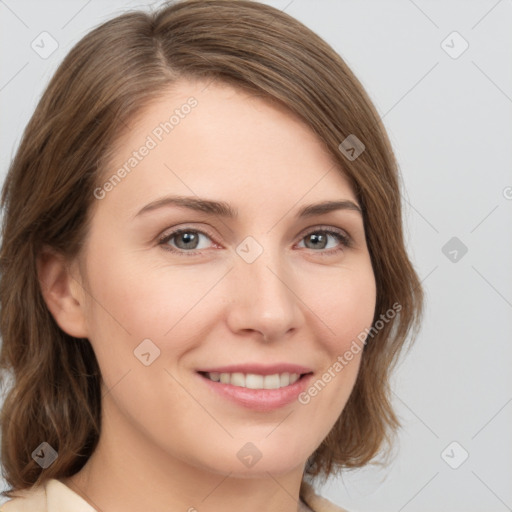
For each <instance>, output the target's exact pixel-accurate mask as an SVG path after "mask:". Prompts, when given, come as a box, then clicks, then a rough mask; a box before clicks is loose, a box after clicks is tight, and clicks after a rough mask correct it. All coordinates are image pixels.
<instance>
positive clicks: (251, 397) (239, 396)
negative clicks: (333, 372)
mask: <svg viewBox="0 0 512 512" xmlns="http://www.w3.org/2000/svg"><path fill="white" fill-rule="evenodd" d="M197 375H198V376H199V378H200V379H201V380H202V381H203V382H204V383H205V384H206V385H207V386H209V387H210V389H212V390H213V391H215V392H217V393H219V395H222V396H223V397H225V398H227V399H228V400H231V401H232V402H235V403H236V404H238V405H241V406H242V407H246V408H248V409H253V410H256V411H262V412H266V411H273V410H275V409H279V408H280V407H284V406H285V405H288V404H291V403H292V402H294V401H295V400H297V397H298V396H299V395H300V393H302V392H303V391H304V390H305V389H306V388H307V387H308V384H309V382H310V380H311V378H312V377H313V374H312V373H308V374H306V375H304V376H302V377H301V378H300V379H299V380H297V381H296V382H294V383H293V384H291V385H289V386H285V387H282V388H279V389H249V388H242V387H240V386H233V385H232V384H223V383H222V382H215V381H213V380H210V379H209V378H208V377H205V376H203V375H201V374H200V373H197Z"/></svg>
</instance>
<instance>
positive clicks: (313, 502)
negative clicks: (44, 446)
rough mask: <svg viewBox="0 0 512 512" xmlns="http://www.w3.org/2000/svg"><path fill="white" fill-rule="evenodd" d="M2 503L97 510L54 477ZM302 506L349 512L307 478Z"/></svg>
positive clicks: (34, 509)
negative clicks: (315, 487)
mask: <svg viewBox="0 0 512 512" xmlns="http://www.w3.org/2000/svg"><path fill="white" fill-rule="evenodd" d="M17 495H18V496H19V497H16V498H13V499H11V500H9V501H7V502H6V503H4V504H3V505H2V506H0V512H97V510H96V509H94V508H93V507H92V506H91V505H89V503H87V502H86V501H85V500H84V499H83V498H82V497H81V496H79V495H78V494H77V493H76V492H74V491H72V490H71V488H69V487H68V486H67V485H65V484H63V483H62V482H61V481H59V480H56V479H55V478H50V479H49V480H47V481H46V482H45V483H44V484H43V485H41V486H34V487H31V488H30V489H24V490H23V491H18V492H17ZM300 496H301V498H302V499H301V501H300V508H299V511H298V512H347V511H346V510H345V509H343V508H340V507H338V506H337V505H334V504H333V503H331V502H330V501H329V500H327V499H325V498H323V497H322V496H319V495H318V494H316V493H315V492H314V490H313V487H312V486H311V485H309V484H308V483H307V482H305V481H304V480H303V481H302V484H301V487H300Z"/></svg>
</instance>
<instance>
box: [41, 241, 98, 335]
mask: <svg viewBox="0 0 512 512" xmlns="http://www.w3.org/2000/svg"><path fill="white" fill-rule="evenodd" d="M76 268H77V265H76V263H73V264H72V265H70V264H69V263H67V261H66V260H65V258H64V257H63V256H62V255H61V254H59V253H57V252H56V251H54V250H53V249H51V248H48V247H44V248H43V250H42V251H41V252H40V253H39V255H38V257H37V274H38V279H39V284H40V286H41V292H42V294H43V298H44V301H45V302H46V305H47V307H48V309H49V310H50V313H51V314H52V316H53V318H54V319H55V321H56V322H57V324H58V325H59V327H60V328H61V329H62V330H63V331H64V332H65V333H67V334H69V335H70V336H74V337H75V338H87V337H88V333H87V324H86V321H85V320H86V315H85V300H84V299H85V292H84V289H83V287H82V284H81V277H80V275H79V272H73V271H74V270H76Z"/></svg>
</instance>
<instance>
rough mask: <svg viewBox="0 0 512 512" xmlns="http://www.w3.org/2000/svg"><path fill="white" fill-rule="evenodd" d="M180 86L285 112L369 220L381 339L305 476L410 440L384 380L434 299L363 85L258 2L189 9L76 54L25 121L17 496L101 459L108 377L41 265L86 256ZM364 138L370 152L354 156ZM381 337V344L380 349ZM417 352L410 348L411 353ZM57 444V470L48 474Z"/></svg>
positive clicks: (12, 349) (1, 282) (15, 186)
mask: <svg viewBox="0 0 512 512" xmlns="http://www.w3.org/2000/svg"><path fill="white" fill-rule="evenodd" d="M180 78H189V79H205V80H219V81H220V82H225V83H228V84H230V85H235V86H237V87H241V88H244V89H245V90H249V91H251V92H252V93H254V94H258V95H260V96H262V97H265V98H267V99H268V100H269V101H276V102H279V103H280V104H283V105H285V106H286V107H287V108H288V109H290V110H291V111H293V112H294V113H296V114H297V115H299V116H300V117H301V118H302V119H303V121H304V122H305V123H306V124H307V125H308V126H309V127H310V128H311V129H312V130H313V131H314V132H315V133H316V134H317V135H318V136H319V138H320V139H321V140H322V141H323V142H324V143H325V146H326V148H327V150H328V151H329V152H330V153H331V154H332V155H333V157H334V158H335V159H336V161H337V162H339V164H340V166H341V167H342V168H343V170H344V173H345V175H346V176H347V178H348V179H349V180H350V182H351V184H352V186H353V187H354V191H355V193H356V197H357V199H358V201H359V203H360V205H361V207H362V210H363V219H364V225H365V231H366V239H367V244H368V248H369V252H370V257H371V261H372V265H373V270H374V274H375V278H376V284H377V301H376V309H375V317H374V325H375V323H376V322H378V321H379V319H381V318H382V316H381V315H383V314H386V312H388V311H390V310H394V308H393V305H394V306H395V308H396V305H397V304H399V306H400V307H399V308H398V309H399V311H398V312H396V317H395V318H394V320H393V321H392V322H382V321H381V323H384V325H383V327H382V328H380V329H374V332H373V333H372V334H371V335H370V336H369V341H368V343H367V344H366V345H365V347H364V351H363V354H362V360H361V366H360V369H359V374H358V377H357V380H356V383H355V386H354V388H353V391H352V393H351V395H350V398H349V400H348V402H347V404H346V406H345V408H344V410H343V412H342V414H341V415H340V417H339V418H338V420H337V422H336V424H335V425H334V427H333V429H332V430H331V432H330V433H329V434H328V436H327V437H326V439H325V440H324V441H323V442H322V444H321V445H320V446H319V447H318V449H317V450H316V451H315V452H314V453H313V454H312V455H311V457H310V458H309V460H308V464H307V466H306V470H305V474H306V475H308V476H309V477H311V478H312V479H313V478H316V477H320V476H322V475H323V476H325V477H327V476H329V475H330V474H333V473H334V472H335V471H338V470H340V469H341V468H351V467H352V468H355V467H360V466H362V465H364V464H366V463H368V462H370V461H371V460H372V459H374V458H375V457H376V455H377V454H378V453H381V450H382V447H383V444H384V443H385V442H387V444H388V446H391V436H392V434H394V433H395V432H396V430H397V428H398V427H399V426H400V423H399V421H398V418H397V417H396V416H395V414H394V412H393V410H392V407H391V401H390V388H389V374H390V372H391V370H392V368H393V367H394V366H395V364H396V361H397V358H398V356H399V354H400V352H401V350H402V348H403V347H404V345H405V342H406V340H407V338H408V337H409V334H411V333H412V332H413V331H414V334H416V332H417V330H418V328H419V324H420V318H421V314H422V307H423V291H422V288H421V286H420V282H419V280H418V277H417V275H416V273H415V271H414V268H413V266H412V264H411V262H410V261H409V259H408V256H407V253H406V249H405V246H404V239H403V233H402V214H401V194H400V185H401V184H400V176H399V172H398V167H397V163H396V161H395V157H394V155H393V152H392V149H391V146H390V143H389V140H388V137H387V135H386V133H385V131H384V129H383V128H382V126H381V121H380V119H379V116H378V114H377V112H376V110H375V108H374V106H373V105H372V103H371V101H370V98H369V96H368V95H367V93H366V92H365V90H364V88H363V87H362V85H361V83H360V82H359V81H358V79H357V78H356V77H355V76H354V75H353V73H352V72H351V71H350V69H349V68H348V66H347V65H346V64H345V62H344V61H343V60H342V58H341V57H340V56H339V55H338V54H337V53H336V52H335V51H334V50H333V49H332V48H331V47H330V46H329V45H328V44H327V43H326V42H324V41H323V40H322V39H321V38H320V37H318V36H317V35H316V34H315V33H314V32H312V31H311V30H310V29H308V28H307V27H305V26H304V25H303V24H302V23H300V22H299V21H297V20H295V19H294V18H292V17H290V16H289V15H287V14H285V13H283V12H281V11H279V10H278V9H275V8H273V7H270V6H267V5H264V4H260V3H257V2H253V1H248V0H185V1H179V2H175V3H172V4H169V5H166V6H164V7H162V8H160V9H159V10H158V11H156V12H154V13H145V12H130V13H126V14H123V15H121V16H118V17H116V18H114V19H112V20H110V21H108V22H106V23H103V24H102V25H100V26H99V27H97V28H95V29H94V30H92V31H91V32H90V33H89V34H87V35H86V36H85V37H84V38H83V39H82V40H81V41H79V42H78V44H77V45H76V46H75V47H74V48H73V49H72V50H71V51H70V53H69V54H68V55H67V56H66V58H65V59H64V61H63V62H62V64H61V65H60V66H59V68H58V70H57V71H56V73H55V75H54V76H53V78H52V80H51V82H50V84H49V85H48V87H47V89H46V91H45V92H44V94H43V96H42V98H41V100H40V102H39V104H38V106H37V108H36V110H35V112H34V114H33V116H32V118H31V120H30V122H29V123H28V125H27V127H26V129H25V132H24V134H23V138H22V140H21V143H20V146H19V148H18V151H17V153H16V155H15V158H14V160H13V162H12V164H11V167H10V169H9V173H8V175H7V178H6V180H5V183H4V188H3V192H2V208H3V209H4V218H3V226H2V236H3V239H2V246H1V252H0V273H1V277H0V306H1V311H0V329H1V334H2V337H3V343H2V348H1V353H0V370H1V371H2V373H1V374H0V376H2V385H3V383H4V382H5V380H6V379H5V377H6V376H7V372H10V373H11V376H12V386H11V388H10V390H9V392H8V393H7V395H6V398H5V402H4V405H3V409H2V413H1V434H2V444H1V450H2V465H3V475H4V478H5V480H6V481H7V483H8V484H9V485H10V486H11V488H12V489H10V490H8V491H4V492H3V495H5V496H8V497H12V496H13V494H12V492H13V491H16V490H21V489H23V488H27V487H30V486H32V485H33V484H39V483H42V482H43V481H45V480H46V479H49V478H63V477H67V476H71V475H72V474H74V473H76V472H77V471H79V470H80V468H81V467H82V466H83V465H84V464H85V462H86V461H87V459H88V458H89V456H90V455H91V454H92V452H93V451H94V449H95V447H96V444H97V441H98V438H99V434H100V425H101V393H100V372H99V367H98V363H97V361H96V357H95V354H94V352H93V350H92V347H91V345H90V343H89V341H88V340H87V339H77V338H74V337H72V336H69V335H67V334H66V333H65V332H63V331H62V330H61V329H60V328H59V327H58V325H57V324H56V322H55V321H54V319H53V317H52V315H51V314H50V312H49V310H48V308H47V307H46V304H45V302H44V299H43V296H42V293H41V288H40V283H39V281H38V275H37V266H36V262H37V258H38V255H39V254H40V252H41V249H42V248H43V247H44V246H49V247H51V248H53V249H54V250H55V251H58V252H59V253H61V254H62V255H64V256H65V257H66V258H67V259H69V261H71V259H72V258H74V257H75V256H77V255H78V253H79V251H80V247H81V241H83V240H84V237H85V236H86V234H87V230H88V219H89V215H90V213H91V211H92V208H93V206H94V201H95V198H94V194H93V191H94V189H95V187H97V186H98V184H100V183H101V174H102V173H104V171H105V170H106V167H105V163H106V162H107V157H108V155H109V154H110V153H111V151H112V148H113V147H114V145H115V143H116V141H117V140H119V137H120V134H122V133H123V130H126V128H127V126H128V123H130V122H132V121H133V119H134V116H136V115H137V114H138V113H140V112H141V110H142V109H143V108H144V106H146V105H148V103H149V102H150V101H152V100H153V99H156V98H158V96H159V95H161V94H162V93H163V92H164V91H165V90H168V88H169V87H170V86H171V84H172V83H173V82H175V81H176V80H178V79H180ZM351 134H355V135H356V136H357V138H358V139H359V140H361V141H362V142H363V143H364V145H365V150H364V151H363V152H362V153H361V154H360V155H359V156H358V157H357V158H355V159H350V158H347V156H346V154H343V153H342V152H341V151H340V149H339V145H340V143H341V142H342V141H344V140H345V139H346V138H347V137H348V136H349V135H351ZM370 338H371V339H370ZM411 341H412V340H411ZM44 441H46V442H47V443H49V444H50V445H51V446H52V447H53V448H54V449H55V450H56V451H57V452H58V458H57V459H56V460H55V461H54V462H53V463H52V464H51V465H50V466H49V467H47V468H46V469H44V470H43V469H42V468H41V467H40V466H39V465H38V464H37V463H36V462H35V460H34V459H33V458H32V452H33V451H34V450H35V449H36V447H38V446H39V445H40V443H42V442H44Z"/></svg>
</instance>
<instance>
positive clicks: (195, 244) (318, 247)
mask: <svg viewBox="0 0 512 512" xmlns="http://www.w3.org/2000/svg"><path fill="white" fill-rule="evenodd" d="M201 238H205V239H208V240H212V236H211V235H209V234H207V233H205V232H203V231H201V230H198V229H193V228H187V227H184V228H180V229H176V230H174V231H172V232H171V233H168V234H166V235H164V236H163V237H161V238H160V240H159V245H161V246H162V248H163V249H165V250H166V251H169V252H173V253H176V254H178V255H180V256H194V255H197V254H200V253H201V250H203V249H206V248H207V245H206V246H204V245H203V246H201ZM329 239H333V240H335V242H334V247H333V246H332V244H331V247H328V246H329ZM304 240H306V241H307V244H305V246H303V247H305V248H306V249H312V250H313V251H314V252H318V253H320V254H321V255H325V256H329V255H332V254H333V253H337V252H339V251H342V250H343V249H344V248H347V247H351V246H352V244H351V239H350V237H349V236H348V235H347V234H345V233H344V232H343V231H341V230H337V229H335V228H331V227H326V228H316V229H315V230H311V231H309V232H308V233H306V234H305V235H304V236H303V237H302V239H301V243H302V242H303V241H304ZM336 241H337V242H338V246H336ZM326 248H327V249H328V250H325V249H326Z"/></svg>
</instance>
